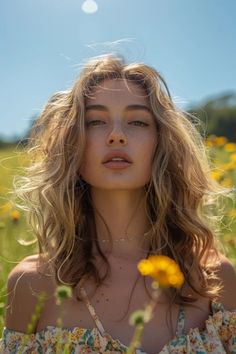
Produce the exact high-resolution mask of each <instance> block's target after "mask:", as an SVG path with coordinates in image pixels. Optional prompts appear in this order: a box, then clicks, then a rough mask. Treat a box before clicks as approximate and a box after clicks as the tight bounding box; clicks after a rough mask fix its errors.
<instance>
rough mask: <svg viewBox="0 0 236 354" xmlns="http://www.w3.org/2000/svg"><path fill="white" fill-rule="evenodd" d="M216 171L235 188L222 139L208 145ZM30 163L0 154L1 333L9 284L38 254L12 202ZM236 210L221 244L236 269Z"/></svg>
mask: <svg viewBox="0 0 236 354" xmlns="http://www.w3.org/2000/svg"><path fill="white" fill-rule="evenodd" d="M208 147H209V148H210V149H211V152H212V154H211V155H212V156H213V158H214V161H215V163H216V164H217V166H218V167H217V169H216V170H214V171H213V177H214V178H215V179H216V180H218V182H219V183H220V184H222V185H224V186H234V185H236V146H235V144H230V143H227V142H225V141H223V140H222V139H221V141H220V140H219V141H217V140H216V139H215V140H214V139H212V140H209V141H208ZM26 161H27V159H26V158H25V156H24V154H23V153H22V152H20V150H18V149H15V150H14V149H3V150H0V171H1V174H0V289H1V290H0V333H1V332H2V328H3V324H4V309H5V301H6V295H7V290H6V280H7V276H8V274H9V272H10V270H11V269H12V268H13V267H14V265H15V264H16V263H17V262H18V261H20V260H21V259H22V258H24V257H26V256H27V255H30V254H34V253H36V252H37V245H36V244H35V245H26V244H25V241H29V240H31V239H33V238H32V235H31V233H30V229H29V227H28V226H27V224H26V221H25V218H24V215H23V213H22V212H21V211H17V210H15V208H14V207H13V206H12V205H11V203H10V201H9V194H8V192H9V191H10V189H11V187H12V181H13V176H14V175H18V174H21V173H22V167H23V166H24V165H25V164H26ZM235 218H236V207H235V205H234V206H233V203H230V202H229V201H227V213H226V215H225V216H224V217H223V219H222V221H223V224H224V225H225V227H224V228H223V227H222V232H221V241H222V243H223V245H224V248H225V252H226V254H227V256H228V257H229V258H230V259H231V261H232V263H233V264H234V265H235V267H236V241H235V238H236V222H235Z"/></svg>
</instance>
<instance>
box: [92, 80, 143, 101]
mask: <svg viewBox="0 0 236 354" xmlns="http://www.w3.org/2000/svg"><path fill="white" fill-rule="evenodd" d="M95 103H99V104H104V105H113V104H119V105H124V106H126V105H129V104H143V105H146V106H149V100H148V96H147V94H146V92H145V90H144V89H143V88H142V87H141V86H140V85H138V84H136V83H134V82H133V81H132V82H131V81H129V80H123V79H109V80H104V81H102V82H101V83H99V84H98V85H97V86H96V87H94V88H93V89H92V91H91V93H90V95H89V98H87V99H86V104H95Z"/></svg>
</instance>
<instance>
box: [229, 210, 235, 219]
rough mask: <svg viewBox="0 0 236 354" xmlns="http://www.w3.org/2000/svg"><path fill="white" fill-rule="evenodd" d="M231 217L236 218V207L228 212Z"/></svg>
mask: <svg viewBox="0 0 236 354" xmlns="http://www.w3.org/2000/svg"><path fill="white" fill-rule="evenodd" d="M227 215H228V216H229V217H230V218H234V217H236V209H231V210H229V212H228V214H227Z"/></svg>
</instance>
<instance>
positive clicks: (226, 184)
mask: <svg viewBox="0 0 236 354" xmlns="http://www.w3.org/2000/svg"><path fill="white" fill-rule="evenodd" d="M220 184H221V185H222V186H223V187H226V188H227V187H232V186H233V181H232V179H231V178H229V177H228V178H224V179H223V180H222V181H221V182H220Z"/></svg>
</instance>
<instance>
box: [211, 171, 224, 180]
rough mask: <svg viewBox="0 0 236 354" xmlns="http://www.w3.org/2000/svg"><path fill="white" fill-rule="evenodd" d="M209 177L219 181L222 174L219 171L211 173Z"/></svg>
mask: <svg viewBox="0 0 236 354" xmlns="http://www.w3.org/2000/svg"><path fill="white" fill-rule="evenodd" d="M211 177H212V178H213V179H214V180H216V181H219V180H220V178H221V177H222V172H221V171H211Z"/></svg>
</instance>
